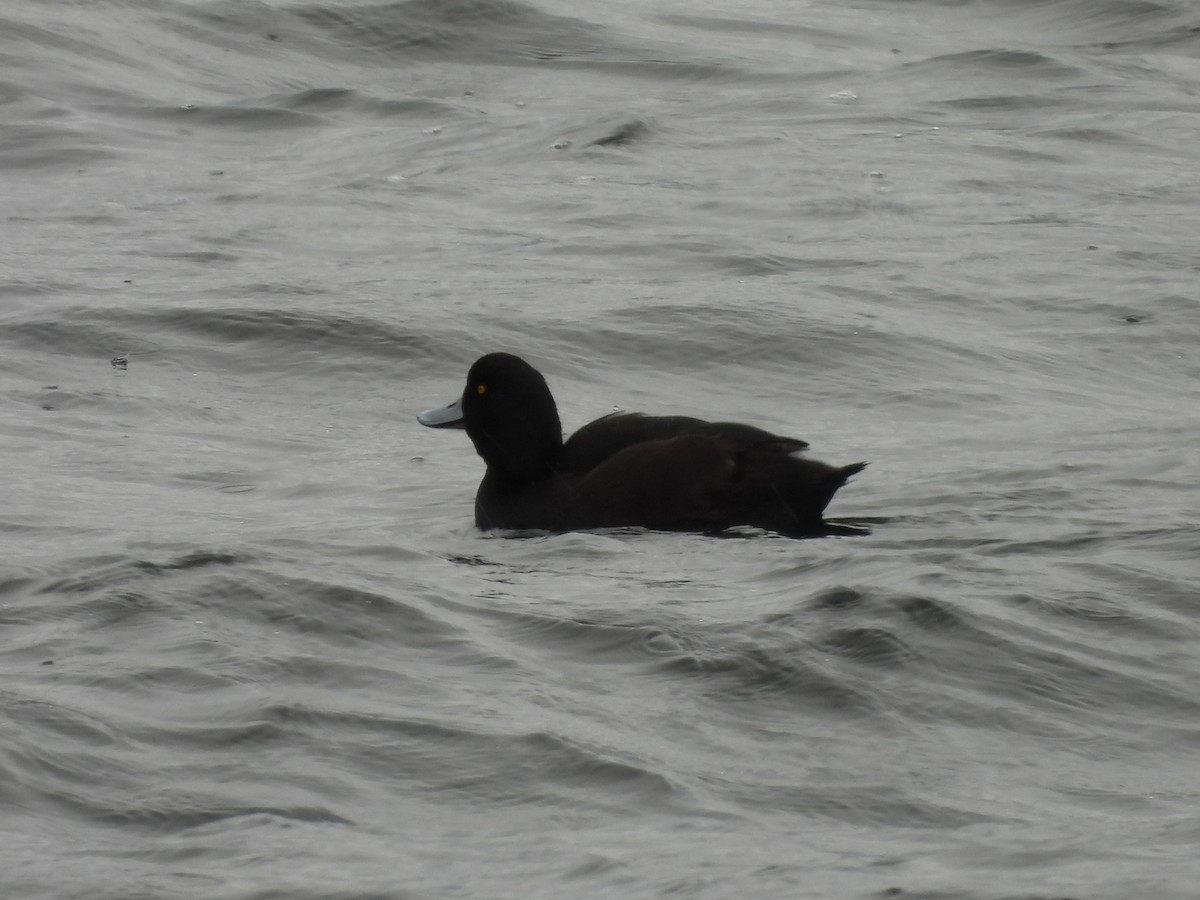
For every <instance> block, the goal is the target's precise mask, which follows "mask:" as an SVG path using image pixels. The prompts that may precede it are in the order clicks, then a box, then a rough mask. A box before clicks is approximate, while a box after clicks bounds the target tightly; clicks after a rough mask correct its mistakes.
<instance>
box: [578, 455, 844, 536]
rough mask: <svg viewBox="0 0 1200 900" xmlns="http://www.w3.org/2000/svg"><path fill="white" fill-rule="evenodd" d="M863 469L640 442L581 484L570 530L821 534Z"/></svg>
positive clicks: (793, 458)
mask: <svg viewBox="0 0 1200 900" xmlns="http://www.w3.org/2000/svg"><path fill="white" fill-rule="evenodd" d="M772 437H773V436H772ZM864 465H865V464H864V463H854V464H852V465H849V466H840V467H839V466H831V465H828V464H826V463H823V462H819V461H817V460H811V459H804V458H802V457H797V456H794V455H792V453H791V452H789V451H788V450H787V449H786V445H785V449H783V450H781V449H779V448H777V447H775V446H773V445H771V444H759V445H757V446H755V447H752V448H750V449H741V448H739V447H738V446H737V445H736V444H735V443H733V442H730V441H728V440H725V439H724V438H720V437H712V436H708V435H703V434H685V435H681V436H678V437H671V438H665V439H662V440H657V441H641V442H638V443H635V444H631V445H629V446H628V447H626V448H625V449H623V450H620V451H618V452H617V453H615V454H613V455H612V456H611V457H610V458H608V459H606V460H605V461H604V462H602V463H600V464H599V465H597V466H596V467H595V468H594V469H592V470H591V471H589V472H587V473H586V474H585V475H583V476H581V477H579V478H578V480H577V481H576V484H575V490H576V498H577V501H578V503H577V506H576V510H577V515H578V517H579V519H580V521H579V522H578V523H577V524H575V525H574V526H573V527H577V528H598V527H620V526H642V527H645V528H654V529H658V530H664V531H679V530H688V531H719V530H722V529H725V528H730V527H733V526H736V525H752V526H757V527H759V528H765V529H769V530H771V531H776V532H779V533H781V534H789V535H796V536H800V535H808V534H817V533H821V530H822V526H823V524H824V523H823V520H822V512H823V511H824V509H825V507H826V506H827V505H828V503H829V501H830V500H831V499H833V495H834V494H835V493H836V492H837V490H838V488H840V487H841V486H842V485H843V484H845V483H846V480H847V479H848V478H849V477H850V476H851V475H853V474H855V473H856V472H859V471H861V470H862V469H863V467H864Z"/></svg>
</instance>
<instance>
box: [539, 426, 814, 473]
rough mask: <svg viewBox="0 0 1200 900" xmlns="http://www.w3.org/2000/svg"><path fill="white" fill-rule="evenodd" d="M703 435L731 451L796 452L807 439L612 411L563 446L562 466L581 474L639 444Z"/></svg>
mask: <svg viewBox="0 0 1200 900" xmlns="http://www.w3.org/2000/svg"><path fill="white" fill-rule="evenodd" d="M685 437H704V438H711V439H716V440H719V441H722V442H724V444H725V445H726V447H727V449H728V450H729V451H731V452H744V451H749V450H755V449H762V450H771V451H773V452H777V453H783V454H787V453H795V452H796V451H799V450H804V449H805V448H807V447H808V442H807V441H802V440H800V439H798V438H789V437H781V436H780V435H777V434H772V433H771V432H769V431H764V430H763V429H761V428H755V427H754V426H753V425H742V424H740V423H738V422H706V421H705V420H703V419H693V418H691V417H690V416H647V415H643V414H642V413H612V414H611V415H607V416H604V417H603V418H600V419H596V420H595V421H594V422H590V423H588V424H587V425H584V426H583V427H582V428H580V429H579V430H578V431H577V432H575V433H574V434H573V435H571V438H570V439H569V440H568V441H567V442H566V444H565V445H564V446H563V453H562V457H561V459H562V463H561V468H562V470H563V471H565V472H570V473H572V474H576V475H582V474H584V473H586V472H591V471H592V470H593V469H595V468H596V467H597V466H599V465H601V464H602V463H604V462H605V461H607V460H609V459H611V458H612V457H614V456H615V455H616V454H618V453H620V452H621V451H623V450H625V449H627V448H629V447H633V446H635V445H637V444H642V443H649V442H654V441H664V440H671V439H674V438H685Z"/></svg>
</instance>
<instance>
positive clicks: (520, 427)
mask: <svg viewBox="0 0 1200 900" xmlns="http://www.w3.org/2000/svg"><path fill="white" fill-rule="evenodd" d="M417 420H418V421H419V422H420V423H421V424H422V425H428V426H429V427H430V428H464V427H465V428H466V431H467V436H468V437H470V438H471V442H472V443H474V444H475V450H476V451H477V452H478V453H479V455H480V456H481V457H483V461H484V462H485V463H487V467H488V471H489V472H492V473H493V474H494V475H496V476H498V477H501V478H503V479H505V480H509V481H532V480H534V479H536V478H539V477H541V476H543V475H545V474H546V473H547V472H548V471H549V470H550V468H551V467H552V466H553V465H554V461H555V460H556V459H557V457H558V455H559V453H560V452H561V451H562V444H563V439H562V423H561V422H560V421H559V418H558V407H557V406H556V405H555V403H554V395H553V394H551V393H550V387H549V386H548V385H547V384H546V379H545V378H543V377H542V374H541V373H540V372H538V370H537V369H535V368H534V367H533V366H531V365H529V363H527V362H525V360H523V359H521V358H520V357H519V356H514V355H513V354H511V353H489V354H488V355H487V356H483V357H480V358H479V359H477V360H476V361H475V364H474V365H473V366H471V371H470V372H468V373H467V385H466V387H465V388H464V389H463V394H462V397H461V398H460V399H459V400H457V401H455V402H454V403H451V404H450V405H449V406H446V407H442V408H441V409H431V410H427V411H426V412H423V413H421V414H420V415H419V416H418V417H417Z"/></svg>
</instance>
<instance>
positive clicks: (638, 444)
mask: <svg viewBox="0 0 1200 900" xmlns="http://www.w3.org/2000/svg"><path fill="white" fill-rule="evenodd" d="M418 421H420V422H421V424H423V425H428V426H429V427H431V428H464V427H465V428H466V431H467V435H468V437H470V438H471V441H472V442H473V443H474V444H475V449H476V450H477V451H478V453H479V455H480V456H481V457H483V461H484V462H485V463H486V464H487V472H486V473H485V474H484V476H483V482H482V483H481V484H480V485H479V491H478V493H477V494H476V495H475V524H476V525H477V526H479V527H480V528H483V529H488V528H512V529H536V530H546V531H581V530H587V529H593V528H619V527H639V526H640V527H643V528H652V529H656V530H660V531H698V532H717V531H722V530H724V529H726V528H732V527H734V526H739V525H749V526H756V527H758V528H764V529H767V530H769V531H775V532H778V533H779V534H783V535H788V536H791V537H808V536H814V535H820V534H828V533H831V531H832V530H833V529H831V527H830V526H828V525H827V524H826V522H825V520H824V518H823V513H824V511H825V507H826V506H828V505H829V501H830V500H831V499H833V495H834V494H835V493H837V490H838V488H840V487H841V486H842V485H844V484H845V483H846V480H847V479H848V478H849V477H850V476H851V475H854V474H855V473H857V472H861V471H862V470H863V468H865V467H866V463H862V462H858V463H851V464H850V465H847V466H831V465H828V464H827V463H823V462H818V461H817V460H814V459H806V458H804V457H802V456H799V455H798V454H799V453H800V451H802V450H805V449H806V448H807V447H808V444H807V443H806V442H804V441H801V440H798V439H796V438H788V437H780V436H779V435H775V434H771V433H770V432H768V431H763V430H762V429H761V428H755V427H753V426H751V425H741V424H738V423H735V422H706V421H703V420H701V419H693V418H688V417H686V416H645V415H641V414H640V413H613V414H612V415H608V416H605V417H603V418H601V419H597V420H596V421H594V422H592V423H590V424H588V425H585V426H584V427H583V428H581V429H579V431H577V432H575V434H573V435H572V436H571V438H570V439H569V440H568V441H566V442H565V443H564V442H563V437H562V425H561V423H560V421H559V417H558V407H557V405H556V404H555V402H554V396H553V395H552V394H551V393H550V388H549V386H548V385H547V384H546V379H545V378H543V377H542V375H541V373H540V372H538V371H537V370H536V369H535V368H533V366H531V365H529V363H527V362H525V360H523V359H521V358H520V357H518V356H513V355H512V354H510V353H489V354H488V355H487V356H484V357H481V358H480V359H479V360H477V361H476V363H475V364H474V365H473V366H471V371H470V372H469V373H468V374H467V384H466V387H465V389H464V390H463V394H462V397H461V398H460V399H459V400H456V401H455V402H454V403H452V404H450V405H449V406H447V407H444V408H442V409H433V410H428V411H426V412H423V413H421V415H420V416H418Z"/></svg>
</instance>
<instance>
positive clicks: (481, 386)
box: [475, 384, 487, 396]
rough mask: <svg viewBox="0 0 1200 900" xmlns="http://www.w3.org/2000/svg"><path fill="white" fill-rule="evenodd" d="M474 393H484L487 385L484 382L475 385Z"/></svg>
mask: <svg viewBox="0 0 1200 900" xmlns="http://www.w3.org/2000/svg"><path fill="white" fill-rule="evenodd" d="M475 393H477V394H479V395H480V396H482V395H483V394H486V393H487V385H486V384H477V385H475Z"/></svg>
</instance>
